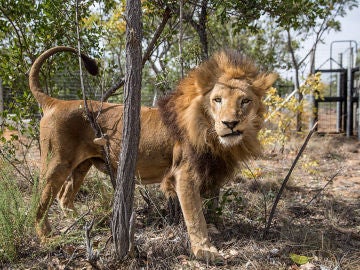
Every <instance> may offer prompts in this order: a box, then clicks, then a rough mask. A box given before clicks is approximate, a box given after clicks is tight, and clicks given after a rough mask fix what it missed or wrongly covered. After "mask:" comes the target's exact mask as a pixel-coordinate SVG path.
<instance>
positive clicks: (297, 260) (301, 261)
mask: <svg viewBox="0 0 360 270" xmlns="http://www.w3.org/2000/svg"><path fill="white" fill-rule="evenodd" d="M290 259H291V260H292V261H293V262H294V263H296V264H298V265H303V264H305V263H308V262H309V257H306V256H303V255H297V254H294V253H290Z"/></svg>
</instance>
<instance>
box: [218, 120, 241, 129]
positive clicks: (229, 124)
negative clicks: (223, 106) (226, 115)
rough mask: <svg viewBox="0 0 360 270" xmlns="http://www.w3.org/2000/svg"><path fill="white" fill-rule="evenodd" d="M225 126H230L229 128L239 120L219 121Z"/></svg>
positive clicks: (234, 125)
mask: <svg viewBox="0 0 360 270" xmlns="http://www.w3.org/2000/svg"><path fill="white" fill-rule="evenodd" d="M221 122H222V123H223V124H224V125H225V126H227V127H228V128H230V129H231V130H232V129H233V128H234V127H236V125H237V124H239V121H221Z"/></svg>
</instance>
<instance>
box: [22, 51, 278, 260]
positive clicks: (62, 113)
mask: <svg viewBox="0 0 360 270" xmlns="http://www.w3.org/2000/svg"><path fill="white" fill-rule="evenodd" d="M62 51H68V52H72V53H75V54H77V51H76V50H75V49H73V48H69V47H62V46H60V47H54V48H51V49H49V50H47V51H46V52H44V53H43V54H41V55H40V56H39V57H38V58H37V59H36V61H35V62H34V64H33V65H32V67H31V70H30V74H29V84H30V89H31V91H32V93H33V95H34V96H35V98H36V100H37V101H38V102H39V104H40V105H41V107H42V109H43V117H42V119H41V121H40V144H41V168H40V177H41V180H42V182H43V185H42V186H43V189H42V193H41V198H40V202H39V206H38V209H37V214H36V230H37V234H38V235H39V237H40V238H41V239H44V238H46V237H48V236H49V235H50V233H51V227H50V223H49V221H48V217H47V212H48V208H49V207H50V206H51V204H52V203H53V200H54V199H55V198H56V197H57V198H58V200H59V203H60V206H61V207H62V208H70V209H73V208H74V198H75V196H76V194H77V192H78V190H79V188H80V186H81V184H82V183H83V181H84V178H85V175H86V173H87V172H88V170H89V169H90V167H91V166H92V165H94V166H95V167H96V168H98V169H99V170H101V171H106V170H105V161H104V157H103V153H102V146H101V145H99V143H97V142H98V140H97V139H98V138H97V137H98V136H96V135H95V132H94V130H93V129H92V127H91V125H90V122H89V120H88V119H87V117H86V114H85V111H84V106H83V102H84V101H83V100H72V101H63V100H58V99H55V98H52V97H50V96H48V95H46V94H45V93H44V92H43V91H42V90H41V86H40V81H39V71H40V68H41V66H42V64H43V63H44V61H45V60H46V59H47V58H49V57H50V56H51V55H53V54H55V53H57V52H62ZM81 57H82V59H83V61H84V63H85V67H86V68H87V69H88V70H89V72H90V73H91V74H93V75H96V73H97V67H96V65H95V63H94V62H93V61H92V60H91V59H90V58H89V57H87V56H85V55H83V54H82V55H81ZM276 79H277V75H276V74H274V73H266V72H262V71H260V70H259V68H258V67H257V66H256V65H255V64H254V63H253V62H252V61H251V60H249V59H248V58H246V57H244V56H243V55H242V54H241V53H239V52H237V51H235V50H221V51H219V52H217V53H215V54H214V55H213V56H212V57H211V58H210V59H208V60H207V61H205V62H204V63H202V64H200V65H199V66H198V67H196V68H195V69H193V70H192V71H191V72H189V74H188V75H187V76H186V77H185V78H183V79H182V80H180V82H179V84H178V86H177V88H176V89H175V90H174V91H173V92H172V93H170V94H168V95H167V96H165V97H164V98H162V99H161V100H160V101H159V103H158V108H151V107H141V115H140V121H141V122H140V123H141V133H140V142H139V148H138V159H137V164H136V165H137V166H136V173H137V175H138V176H139V179H141V183H142V184H152V183H161V188H162V190H163V191H164V192H165V195H166V196H167V197H174V196H177V198H178V199H179V202H180V205H181V209H182V213H183V216H184V220H185V224H186V227H187V231H188V234H189V239H190V244H191V249H192V252H193V253H194V255H195V257H196V258H198V259H203V260H210V261H213V260H215V259H217V258H219V254H218V252H217V249H216V248H215V246H214V245H213V244H211V243H210V241H209V237H208V232H207V225H206V221H205V217H204V214H203V211H202V196H207V195H208V194H213V193H217V192H218V191H219V189H220V187H221V186H222V185H224V183H225V182H226V181H228V180H231V178H232V177H233V176H234V174H235V173H236V171H237V167H238V163H239V162H241V161H244V160H247V159H249V158H252V157H255V156H257V155H258V154H259V153H260V150H261V147H260V143H259V141H258V139H257V133H258V132H259V130H260V129H261V126H262V123H263V113H264V110H265V108H264V105H263V103H262V101H261V99H262V97H263V96H264V94H265V93H266V91H267V89H269V88H270V87H271V86H272V85H273V83H274V82H275V81H276ZM88 104H89V110H90V113H91V114H92V115H96V116H97V123H98V125H99V127H100V128H101V132H102V135H104V136H103V137H105V138H107V143H108V145H109V147H110V150H111V151H110V152H111V155H110V163H111V167H112V170H114V171H116V169H117V162H118V156H119V152H120V151H121V149H120V142H121V136H122V116H123V105H121V104H112V103H106V102H104V103H101V102H98V101H88Z"/></svg>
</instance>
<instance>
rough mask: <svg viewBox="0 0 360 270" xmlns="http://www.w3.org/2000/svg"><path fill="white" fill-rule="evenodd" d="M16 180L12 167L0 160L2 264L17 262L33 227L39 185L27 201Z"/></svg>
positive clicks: (34, 187) (34, 186)
mask: <svg viewBox="0 0 360 270" xmlns="http://www.w3.org/2000/svg"><path fill="white" fill-rule="evenodd" d="M15 178H16V175H14V173H13V172H12V169H11V167H10V165H9V164H8V163H6V162H5V161H3V160H1V159H0V251H1V252H0V261H14V260H15V259H16V258H17V257H18V255H19V250H20V247H22V246H23V245H24V243H26V242H27V239H28V238H29V237H30V236H31V235H32V233H31V232H32V228H33V226H34V224H33V221H34V220H35V209H36V208H35V207H36V205H37V202H38V196H37V192H36V189H37V181H36V182H35V183H34V185H33V192H32V195H31V196H30V198H29V199H28V200H26V201H25V200H24V192H22V191H21V190H20V187H19V186H18V184H17V183H18V182H17V181H16V180H14V179H15Z"/></svg>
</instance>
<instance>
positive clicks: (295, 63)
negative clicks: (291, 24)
mask: <svg viewBox="0 0 360 270" xmlns="http://www.w3.org/2000/svg"><path fill="white" fill-rule="evenodd" d="M287 36H288V48H289V51H290V54H291V60H292V62H293V66H294V70H295V89H297V90H298V102H299V103H300V102H301V101H302V100H303V94H302V93H300V91H299V90H300V79H299V68H300V65H299V63H298V61H297V60H296V56H295V51H294V48H293V46H292V38H291V35H290V30H289V29H287ZM301 127H302V113H301V112H300V111H298V112H297V113H296V131H298V132H300V131H301Z"/></svg>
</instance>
